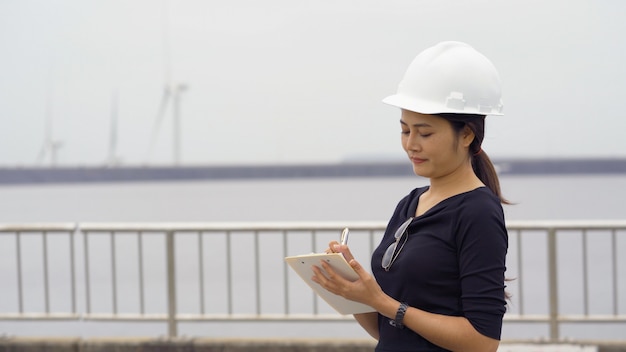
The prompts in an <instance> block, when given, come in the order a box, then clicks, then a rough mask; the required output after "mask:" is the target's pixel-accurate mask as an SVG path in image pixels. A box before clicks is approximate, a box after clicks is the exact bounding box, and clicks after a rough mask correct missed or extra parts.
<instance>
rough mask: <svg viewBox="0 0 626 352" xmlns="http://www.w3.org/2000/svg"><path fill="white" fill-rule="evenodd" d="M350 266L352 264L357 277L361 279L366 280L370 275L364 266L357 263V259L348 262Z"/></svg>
mask: <svg viewBox="0 0 626 352" xmlns="http://www.w3.org/2000/svg"><path fill="white" fill-rule="evenodd" d="M348 264H350V266H351V267H352V269H353V270H354V272H356V273H357V275H359V278H360V279H365V278H367V277H368V276H369V275H370V273H368V272H367V270H365V269H364V268H363V266H361V264H360V263H359V262H357V261H356V260H355V259H352V260H350V261H348Z"/></svg>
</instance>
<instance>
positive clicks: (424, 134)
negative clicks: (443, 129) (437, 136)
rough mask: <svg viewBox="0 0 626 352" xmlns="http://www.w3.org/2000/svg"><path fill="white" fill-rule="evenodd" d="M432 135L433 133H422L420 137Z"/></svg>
mask: <svg viewBox="0 0 626 352" xmlns="http://www.w3.org/2000/svg"><path fill="white" fill-rule="evenodd" d="M430 135H432V133H420V137H422V138H426V137H429V136H430Z"/></svg>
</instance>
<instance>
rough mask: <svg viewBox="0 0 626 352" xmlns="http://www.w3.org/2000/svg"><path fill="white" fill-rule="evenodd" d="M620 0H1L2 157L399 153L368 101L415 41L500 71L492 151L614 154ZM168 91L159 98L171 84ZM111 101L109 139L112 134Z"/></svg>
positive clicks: (221, 160) (72, 161)
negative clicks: (462, 48) (176, 140)
mask: <svg viewBox="0 0 626 352" xmlns="http://www.w3.org/2000/svg"><path fill="white" fill-rule="evenodd" d="M625 15H626V1H620V0H614V1H610V0H594V1H589V0H585V1H583V0H550V1H545V0H523V1H521V0H520V1H479V0H467V1H449V0H432V1H420V0H385V1H380V0H376V1H374V0H332V1H330V0H328V1H326V0H308V1H298V0H266V1H258V0H220V1H211V0H169V1H163V0H158V1H157V0H94V1H82V0H56V1H49V0H0V121H1V122H2V126H1V129H0V141H1V143H2V148H0V166H30V165H49V164H50V163H51V157H52V155H53V153H51V152H50V149H48V150H47V151H46V152H45V153H44V154H41V151H42V147H43V146H44V145H45V140H46V138H45V136H46V128H45V126H46V121H52V122H51V126H52V128H51V129H50V130H49V131H51V141H53V142H54V143H55V144H56V145H58V148H57V149H56V153H55V154H54V155H56V161H57V165H72V166H75V165H103V164H105V163H106V162H107V160H108V159H109V158H110V156H111V152H110V150H111V146H114V147H115V148H114V156H115V157H116V158H117V159H118V160H119V162H121V163H122V164H123V165H139V164H146V163H151V164H164V163H171V162H172V161H173V160H174V159H173V158H174V155H173V147H172V145H173V143H172V140H173V139H172V135H173V126H172V121H173V113H172V110H171V105H170V106H169V108H170V110H168V111H167V114H166V115H165V119H164V120H163V123H162V125H161V127H160V129H159V130H158V133H157V134H156V138H155V141H156V142H155V144H154V148H153V151H152V153H150V144H151V143H150V141H151V135H152V133H153V126H154V124H155V119H156V115H157V111H158V108H159V103H160V101H161V97H162V95H163V91H164V87H165V85H166V84H167V83H169V84H171V85H178V84H184V85H186V86H187V87H188V89H187V90H185V91H184V92H182V93H181V95H180V97H181V98H180V100H179V102H180V118H181V126H182V128H181V152H180V153H181V161H182V163H184V164H276V163H326V162H340V161H356V160H359V161H360V160H368V159H369V160H373V159H380V158H401V157H402V156H403V154H402V151H401V148H400V144H399V137H400V134H399V132H400V128H399V123H398V119H399V111H398V110H397V109H396V108H393V107H390V106H387V105H385V104H383V103H381V99H382V98H384V97H385V96H387V95H389V94H393V93H394V92H395V90H396V87H397V84H398V83H399V81H400V79H401V77H402V75H403V73H404V71H405V69H406V67H407V66H408V64H409V63H410V62H411V60H412V59H413V58H414V57H415V55H417V54H418V53H419V52H420V51H421V50H423V49H425V48H427V47H429V46H431V45H434V44H435V43H437V42H439V41H443V40H458V41H465V42H467V43H469V44H470V45H472V46H474V47H475V48H476V49H478V50H479V51H481V52H482V53H484V54H485V55H486V56H487V57H489V58H490V59H491V60H492V61H493V62H494V64H495V65H496V67H497V68H498V70H499V71H500V75H501V77H502V81H503V94H504V112H505V116H502V117H490V118H489V119H488V122H487V136H486V139H485V143H484V145H483V149H484V150H485V151H486V152H487V153H488V154H489V155H491V156H492V158H502V157H626V138H625V131H626V117H625V116H624V113H623V104H624V101H625V98H624V94H625V92H626V89H625V88H626V87H625V86H626V65H625V64H624V63H625V62H626V40H625V39H624V36H625V34H626V22H624V16H625ZM170 103H171V101H170ZM112 116H117V125H116V128H115V131H116V134H114V136H115V138H114V139H115V140H116V143H111V140H112V138H111V136H112V134H111V130H112V121H114V120H115V119H114V118H112Z"/></svg>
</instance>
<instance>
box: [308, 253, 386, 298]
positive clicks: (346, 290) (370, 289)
mask: <svg viewBox="0 0 626 352" xmlns="http://www.w3.org/2000/svg"><path fill="white" fill-rule="evenodd" d="M331 248H332V251H333V252H337V253H341V254H343V256H344V258H345V259H346V261H347V262H348V264H350V266H351V267H352V269H354V271H355V272H356V273H357V275H359V279H358V280H356V281H349V280H346V279H344V278H343V277H341V276H340V275H339V274H337V272H335V271H334V270H333V268H332V267H331V266H330V265H328V263H326V262H324V261H322V262H321V267H322V269H324V270H323V271H322V270H321V269H320V267H319V266H313V272H314V273H315V275H314V276H313V278H312V279H313V281H315V282H316V283H318V284H319V285H320V286H322V287H323V288H325V289H326V290H328V291H330V292H332V293H334V294H336V295H339V296H342V297H344V298H346V299H349V300H351V301H356V302H361V303H364V304H367V305H369V306H371V307H373V308H376V307H375V305H376V303H377V302H380V297H381V295H384V293H383V291H382V289H381V288H380V286H379V285H378V283H377V282H376V280H375V279H374V277H373V276H372V275H371V274H370V273H369V272H367V271H366V270H365V269H364V268H363V267H362V266H361V264H359V262H357V261H356V260H355V259H354V256H353V255H352V253H351V252H350V249H349V248H348V246H347V245H339V244H336V243H331ZM325 273H326V274H325Z"/></svg>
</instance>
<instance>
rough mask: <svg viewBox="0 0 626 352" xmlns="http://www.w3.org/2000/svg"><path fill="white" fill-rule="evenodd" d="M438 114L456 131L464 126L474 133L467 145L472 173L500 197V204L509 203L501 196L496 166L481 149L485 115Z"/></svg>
mask: <svg viewBox="0 0 626 352" xmlns="http://www.w3.org/2000/svg"><path fill="white" fill-rule="evenodd" d="M438 116H440V117H443V118H444V119H446V120H448V121H449V122H450V123H451V124H452V127H453V128H454V130H455V131H456V132H457V133H460V132H461V131H462V130H463V128H465V127H466V126H467V127H468V128H469V129H470V130H471V131H472V132H473V133H474V136H475V137H474V140H473V141H472V144H470V147H469V152H470V155H471V158H472V168H473V169H474V173H475V174H476V176H478V178H479V179H480V181H481V182H482V183H484V184H485V186H487V187H488V188H489V189H490V190H491V191H492V192H493V193H494V194H495V195H496V196H497V197H498V198H499V199H500V202H501V203H502V204H510V202H509V201H508V200H506V199H505V198H504V197H503V196H502V191H501V190H500V180H499V179H498V173H497V172H496V168H495V167H494V166H493V163H492V162H491V159H489V156H487V153H485V152H484V151H483V150H482V143H483V139H484V138H485V116H484V115H474V114H449V113H446V114H438Z"/></svg>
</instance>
